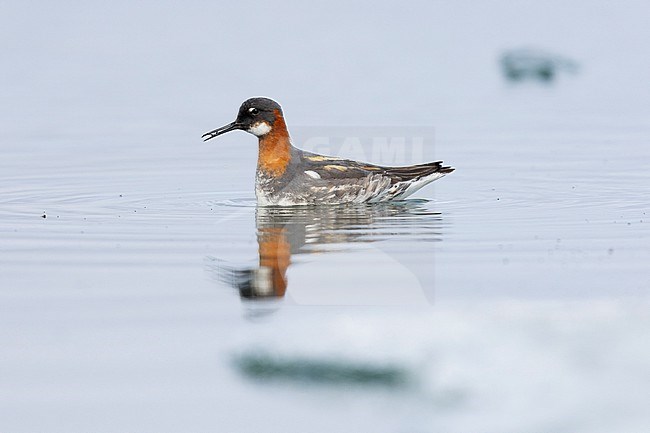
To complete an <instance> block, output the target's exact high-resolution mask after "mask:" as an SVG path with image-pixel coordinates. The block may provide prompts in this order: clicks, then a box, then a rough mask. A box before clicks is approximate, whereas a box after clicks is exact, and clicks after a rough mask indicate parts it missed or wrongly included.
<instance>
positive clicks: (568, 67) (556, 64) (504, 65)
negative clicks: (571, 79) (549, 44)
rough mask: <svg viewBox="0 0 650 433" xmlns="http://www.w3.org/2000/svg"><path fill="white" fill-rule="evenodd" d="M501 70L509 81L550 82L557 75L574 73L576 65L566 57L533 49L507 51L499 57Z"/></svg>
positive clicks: (576, 68)
mask: <svg viewBox="0 0 650 433" xmlns="http://www.w3.org/2000/svg"><path fill="white" fill-rule="evenodd" d="M500 62H501V69H502V71H503V75H504V76H505V78H506V79H507V80H509V81H524V80H536V81H540V82H551V81H553V80H555V79H556V77H557V75H558V74H559V73H563V72H567V73H575V72H577V70H578V64H577V63H576V62H575V61H573V60H571V59H568V58H566V57H562V56H559V55H557V54H553V53H550V52H548V51H543V50H540V49H535V48H518V49H514V50H507V51H505V52H504V53H503V54H502V55H501V59H500Z"/></svg>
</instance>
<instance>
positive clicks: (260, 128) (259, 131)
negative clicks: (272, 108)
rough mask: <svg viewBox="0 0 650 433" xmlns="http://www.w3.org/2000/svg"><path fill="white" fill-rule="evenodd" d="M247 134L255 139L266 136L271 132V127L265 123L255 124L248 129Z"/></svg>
mask: <svg viewBox="0 0 650 433" xmlns="http://www.w3.org/2000/svg"><path fill="white" fill-rule="evenodd" d="M248 132H250V133H251V134H253V135H255V136H257V137H261V136H262V135H266V134H268V133H269V132H271V125H269V124H268V123H266V122H257V123H255V124H253V125H252V126H251V127H250V128H248Z"/></svg>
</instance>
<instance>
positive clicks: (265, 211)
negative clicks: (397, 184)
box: [212, 200, 441, 299]
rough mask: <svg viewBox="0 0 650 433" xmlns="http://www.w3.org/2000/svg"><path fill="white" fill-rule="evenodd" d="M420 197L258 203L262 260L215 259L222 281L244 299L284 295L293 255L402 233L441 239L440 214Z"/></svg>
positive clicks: (425, 238)
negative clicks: (234, 262) (245, 263)
mask: <svg viewBox="0 0 650 433" xmlns="http://www.w3.org/2000/svg"><path fill="white" fill-rule="evenodd" d="M422 203H423V201H421V200H409V201H403V202H393V203H386V204H375V205H354V206H352V205H347V206H318V207H290V208H289V207H276V208H271V207H258V208H257V210H256V225H257V243H258V252H259V263H258V265H257V266H254V267H239V268H238V267H232V266H230V265H226V264H225V263H224V262H223V261H221V260H218V259H217V260H215V261H214V265H213V266H212V268H213V269H214V270H215V271H216V273H217V276H218V279H219V280H221V281H222V282H225V283H227V284H228V285H230V286H232V287H234V288H236V289H237V290H238V291H239V293H240V295H241V297H242V298H246V299H269V298H282V297H283V296H284V295H285V293H286V290H287V276H286V274H287V269H288V268H289V266H290V264H291V257H292V255H299V254H313V253H319V252H328V251H330V252H331V251H332V250H333V249H335V250H338V251H340V250H341V248H336V247H337V246H338V247H342V248H345V245H346V244H351V243H360V242H377V241H381V240H385V239H387V238H393V237H399V236H411V237H413V236H417V238H418V240H423V241H427V240H428V241H432V240H439V233H440V221H441V218H440V216H439V215H440V214H439V213H437V212H433V211H431V210H429V209H426V208H425V207H424V206H423V205H422Z"/></svg>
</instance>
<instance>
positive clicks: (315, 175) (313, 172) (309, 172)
mask: <svg viewBox="0 0 650 433" xmlns="http://www.w3.org/2000/svg"><path fill="white" fill-rule="evenodd" d="M305 174H306V175H307V176H309V177H311V178H312V179H320V174H318V173H316V172H315V171H311V170H307V171H305Z"/></svg>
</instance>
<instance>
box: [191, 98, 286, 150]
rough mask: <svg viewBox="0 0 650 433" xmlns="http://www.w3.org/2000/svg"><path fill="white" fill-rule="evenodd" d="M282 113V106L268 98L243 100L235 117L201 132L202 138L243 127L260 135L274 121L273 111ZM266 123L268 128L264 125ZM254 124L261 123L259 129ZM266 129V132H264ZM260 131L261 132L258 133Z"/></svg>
mask: <svg viewBox="0 0 650 433" xmlns="http://www.w3.org/2000/svg"><path fill="white" fill-rule="evenodd" d="M276 110H277V111H279V113H280V114H282V107H280V104H278V103H277V102H275V101H274V100H273V99H269V98H250V99H247V100H246V101H244V103H243V104H241V107H239V113H238V114H237V119H235V121H234V122H233V123H230V124H228V125H226V126H222V127H221V128H217V129H215V130H214V131H210V132H207V133H205V134H203V137H202V138H203V140H204V141H208V140H210V139H211V138H214V137H216V136H218V135H221V134H225V133H226V132H230V131H234V130H236V129H243V130H244V131H248V132H250V133H252V134H254V135H257V136H260V135H264V134H266V133H268V131H270V130H271V129H270V128H271V127H273V123H274V122H275V111H276ZM264 124H266V125H268V129H267V128H266V127H265V126H264ZM255 125H263V126H262V128H261V129H256V128H254V126H255ZM265 131H266V132H265ZM259 132H261V133H259Z"/></svg>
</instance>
